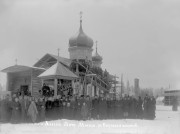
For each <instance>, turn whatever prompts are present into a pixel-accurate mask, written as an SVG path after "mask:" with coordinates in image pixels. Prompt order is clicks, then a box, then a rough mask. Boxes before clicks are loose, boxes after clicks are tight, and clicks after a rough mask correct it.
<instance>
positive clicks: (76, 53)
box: [69, 47, 92, 60]
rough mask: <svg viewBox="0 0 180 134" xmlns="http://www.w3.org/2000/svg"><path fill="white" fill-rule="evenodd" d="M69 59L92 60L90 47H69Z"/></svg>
mask: <svg viewBox="0 0 180 134" xmlns="http://www.w3.org/2000/svg"><path fill="white" fill-rule="evenodd" d="M69 52H70V59H86V57H87V58H88V60H92V49H89V48H83V47H82V48H81V47H77V48H69Z"/></svg>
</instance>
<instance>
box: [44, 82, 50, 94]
mask: <svg viewBox="0 0 180 134" xmlns="http://www.w3.org/2000/svg"><path fill="white" fill-rule="evenodd" d="M42 94H43V96H46V97H50V88H49V86H47V85H46V84H45V83H44V84H43V87H42Z"/></svg>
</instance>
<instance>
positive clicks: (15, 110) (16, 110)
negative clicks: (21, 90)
mask: <svg viewBox="0 0 180 134" xmlns="http://www.w3.org/2000/svg"><path fill="white" fill-rule="evenodd" d="M20 108H21V107H20V103H19V99H18V98H15V101H13V102H12V116H11V123H18V122H19V121H20Z"/></svg>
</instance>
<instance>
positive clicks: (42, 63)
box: [34, 53, 71, 67]
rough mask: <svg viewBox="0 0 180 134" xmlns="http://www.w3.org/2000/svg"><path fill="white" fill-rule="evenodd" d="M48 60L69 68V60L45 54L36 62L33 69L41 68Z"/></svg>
mask: <svg viewBox="0 0 180 134" xmlns="http://www.w3.org/2000/svg"><path fill="white" fill-rule="evenodd" d="M49 60H58V61H59V62H61V63H62V64H64V65H66V66H70V64H71V60H70V59H68V58H65V57H60V56H59V57H58V56H56V55H53V54H49V53H47V54H45V55H44V56H43V57H42V58H41V59H40V60H38V61H37V62H36V63H35V64H34V66H35V67H41V66H43V65H44V64H46V63H47V62H48V61H49Z"/></svg>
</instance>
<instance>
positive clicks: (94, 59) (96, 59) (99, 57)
mask: <svg viewBox="0 0 180 134" xmlns="http://www.w3.org/2000/svg"><path fill="white" fill-rule="evenodd" d="M92 60H93V61H102V60H103V58H102V57H101V56H100V55H99V54H98V53H97V52H96V53H95V54H94V55H93V57H92Z"/></svg>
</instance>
